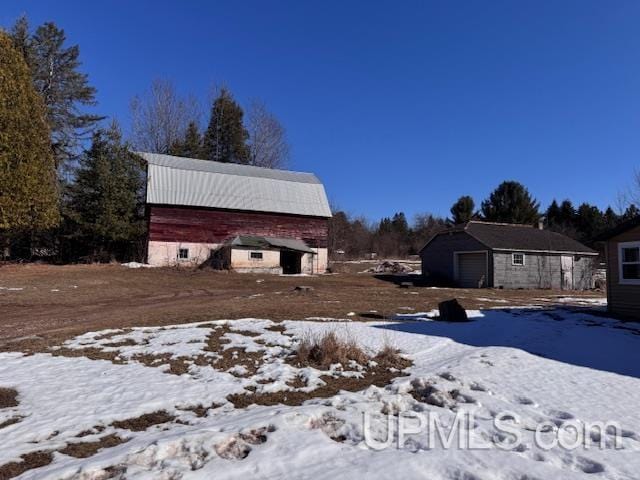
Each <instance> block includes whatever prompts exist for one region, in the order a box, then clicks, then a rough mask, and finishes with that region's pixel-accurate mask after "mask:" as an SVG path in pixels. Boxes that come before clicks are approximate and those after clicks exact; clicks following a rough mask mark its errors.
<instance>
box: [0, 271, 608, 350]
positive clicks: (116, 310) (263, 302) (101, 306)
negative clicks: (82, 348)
mask: <svg viewBox="0 0 640 480" xmlns="http://www.w3.org/2000/svg"><path fill="white" fill-rule="evenodd" d="M360 266H361V265H359V266H358V268H359V267H360ZM0 270H1V271H2V273H1V275H2V284H3V285H4V286H10V287H23V288H24V290H22V291H15V292H8V293H6V294H3V295H0V311H1V312H2V316H1V317H2V318H0V351H27V352H35V351H44V350H45V349H46V348H47V347H49V346H51V345H59V344H61V343H62V342H63V341H64V340H67V339H69V338H71V337H73V336H75V335H79V334H82V333H86V332H90V331H97V330H102V329H106V328H114V329H117V328H119V329H127V328H130V327H139V326H160V325H172V324H179V323H187V322H195V321H209V320H219V319H234V318H247V317H252V318H270V319H272V320H288V319H304V318H306V317H330V318H344V317H345V315H346V314H347V313H348V312H350V311H353V312H356V313H357V314H358V315H359V316H358V315H357V316H355V317H352V319H353V320H363V321H366V320H371V319H370V318H367V317H366V316H364V315H366V314H367V312H369V313H370V312H371V311H372V310H376V311H377V312H378V313H379V314H380V315H381V317H383V318H385V317H386V318H388V317H389V316H391V315H393V314H395V313H398V312H402V311H407V312H408V311H429V310H432V309H434V308H437V305H438V302H440V301H442V300H448V299H451V298H458V299H459V300H460V302H461V303H462V304H463V305H464V306H465V307H466V308H490V307H492V306H498V307H500V306H504V305H523V304H531V303H540V302H538V301H536V300H535V299H536V298H552V297H553V296H554V295H567V294H569V295H571V296H580V297H594V296H602V294H601V293H595V294H594V293H590V292H586V293H582V292H561V291H550V290H530V291H525V290H485V289H483V290H469V289H437V290H436V289H426V288H420V287H415V288H411V289H402V288H399V287H398V285H397V284H396V283H394V282H393V281H389V280H391V279H392V278H393V277H390V276H389V277H379V278H376V277H374V276H372V275H367V274H349V273H345V274H340V275H329V276H317V277H307V278H305V279H304V283H305V284H306V285H309V286H311V287H313V289H314V290H313V295H298V294H296V293H294V292H293V288H294V287H295V286H297V285H300V278H299V277H286V276H284V277H280V276H277V275H276V276H273V275H258V274H233V273H232V274H223V273H218V272H214V271H207V270H197V271H194V270H187V269H185V270H178V269H164V268H160V269H154V268H141V269H137V270H131V269H127V268H124V267H120V266H114V265H69V266H51V265H6V266H1V267H0ZM256 280H262V281H261V282H259V283H258V282H256ZM52 289H56V290H59V291H58V292H52V291H51V290H52ZM258 293H259V294H262V295H263V296H261V297H254V298H251V299H250V300H248V299H247V296H249V295H252V294H258ZM478 297H483V298H485V299H488V300H489V301H479V300H477V298H478ZM504 300H506V301H507V302H508V303H504ZM409 308H412V309H414V310H408V309H409ZM119 333H122V332H119ZM119 333H118V334H119Z"/></svg>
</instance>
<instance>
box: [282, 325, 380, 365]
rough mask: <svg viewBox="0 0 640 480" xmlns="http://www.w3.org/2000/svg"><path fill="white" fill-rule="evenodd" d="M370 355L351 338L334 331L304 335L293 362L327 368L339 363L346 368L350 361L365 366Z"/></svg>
mask: <svg viewBox="0 0 640 480" xmlns="http://www.w3.org/2000/svg"><path fill="white" fill-rule="evenodd" d="M369 360H370V357H369V355H367V354H366V353H365V352H364V351H363V350H362V349H361V348H360V347H359V346H358V344H357V343H356V342H355V341H354V340H351V339H347V340H345V339H341V338H339V337H338V335H336V333H335V332H327V333H324V334H323V335H320V336H313V335H305V336H304V338H303V339H302V340H301V342H300V344H299V345H298V348H297V350H296V353H295V357H294V359H293V363H294V364H295V365H297V366H305V367H306V366H311V367H314V368H319V369H321V370H327V369H329V367H330V366H331V365H334V364H337V363H339V364H341V365H342V366H343V367H345V368H347V367H348V366H349V363H350V362H351V361H354V362H356V363H357V364H359V365H362V366H366V365H367V363H369Z"/></svg>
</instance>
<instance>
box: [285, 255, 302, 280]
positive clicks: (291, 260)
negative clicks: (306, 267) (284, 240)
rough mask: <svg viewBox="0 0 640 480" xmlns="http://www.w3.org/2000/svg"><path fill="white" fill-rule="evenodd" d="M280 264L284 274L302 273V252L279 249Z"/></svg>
mask: <svg viewBox="0 0 640 480" xmlns="http://www.w3.org/2000/svg"><path fill="white" fill-rule="evenodd" d="M280 266H281V267H282V273H284V274H285V275H296V274H298V273H302V253H300V252H290V251H287V250H281V251H280Z"/></svg>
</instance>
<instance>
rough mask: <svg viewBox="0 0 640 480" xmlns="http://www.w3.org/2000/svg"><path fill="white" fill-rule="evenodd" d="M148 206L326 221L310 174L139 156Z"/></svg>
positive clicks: (320, 189)
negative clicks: (144, 164) (145, 166)
mask: <svg viewBox="0 0 640 480" xmlns="http://www.w3.org/2000/svg"><path fill="white" fill-rule="evenodd" d="M138 155H140V156H141V157H142V158H143V159H144V160H145V161H146V162H147V164H148V175H147V203H154V204H162V205H185V206H194V207H210V208H223V209H232V210H249V211H257V212H275V213H289V214H295V215H306V216H314V217H330V216H331V209H330V208H329V202H328V200H327V195H326V193H325V190H324V186H323V185H322V183H321V182H320V180H318V178H317V177H316V176H315V175H313V174H312V173H303V172H290V171H286V170H273V169H269V168H261V167H254V166H250V165H238V164H233V163H221V162H212V161H208V160H196V159H193V158H182V157H175V156H172V155H161V154H158V153H143V152H139V153H138Z"/></svg>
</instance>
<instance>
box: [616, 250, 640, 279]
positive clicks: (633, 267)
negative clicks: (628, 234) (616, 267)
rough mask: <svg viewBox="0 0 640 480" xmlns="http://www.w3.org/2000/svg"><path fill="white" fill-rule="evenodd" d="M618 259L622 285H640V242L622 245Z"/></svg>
mask: <svg viewBox="0 0 640 480" xmlns="http://www.w3.org/2000/svg"><path fill="white" fill-rule="evenodd" d="M618 257H619V259H620V283H627V284H636V285H640V242H624V243H620V244H619V245H618Z"/></svg>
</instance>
